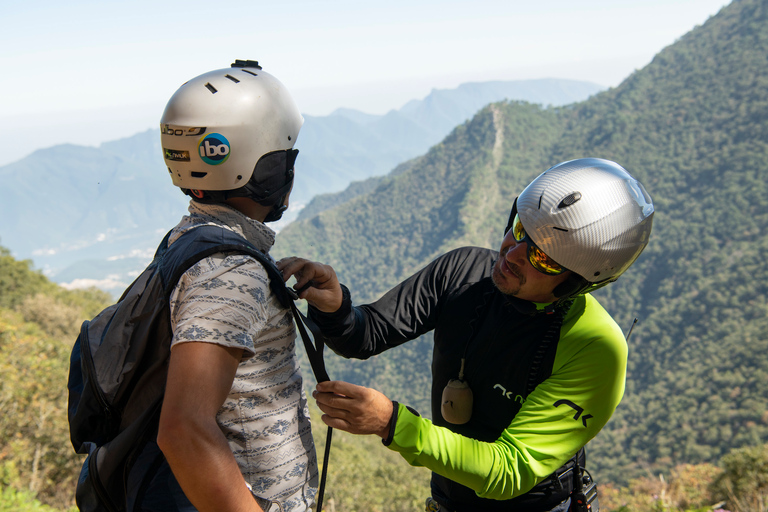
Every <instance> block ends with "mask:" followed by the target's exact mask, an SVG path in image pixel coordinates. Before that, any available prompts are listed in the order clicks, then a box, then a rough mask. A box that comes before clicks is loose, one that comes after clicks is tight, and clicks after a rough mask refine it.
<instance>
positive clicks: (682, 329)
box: [276, 0, 768, 482]
mask: <svg viewBox="0 0 768 512" xmlns="http://www.w3.org/2000/svg"><path fill="white" fill-rule="evenodd" d="M767 28H768V1H766V0H740V1H736V2H734V3H733V4H731V5H729V6H728V7H726V8H724V9H723V10H722V11H721V12H720V13H719V14H718V15H717V16H715V17H713V18H711V19H710V20H709V21H708V22H707V23H706V24H705V25H703V26H702V27H698V28H697V29H695V30H693V31H692V32H691V33H689V34H687V35H685V36H684V37H682V38H681V39H680V40H679V41H677V42H676V43H675V44H673V45H671V46H670V47H668V48H666V49H664V50H663V51H662V52H661V53H659V54H658V55H657V56H656V58H655V59H654V60H653V61H652V62H651V63H650V64H649V65H648V66H646V67H645V68H643V69H641V70H639V71H637V72H635V73H634V74H633V75H631V76H630V77H629V78H628V79H627V80H626V81H625V82H624V83H622V84H621V85H620V86H619V87H617V88H615V89H611V90H609V91H606V92H604V93H601V94H599V95H597V96H594V97H593V98H591V99H590V100H588V101H585V102H583V103H579V104H575V105H572V106H568V107H563V108H549V109H546V108H542V107H540V106H535V105H530V104H525V103H514V102H513V103H497V104H493V105H491V106H489V107H487V108H485V109H484V110H483V111H481V112H480V113H479V114H478V115H477V116H475V117H474V118H473V119H472V120H470V121H468V122H467V123H465V124H463V125H461V126H459V127H458V128H456V129H455V130H454V131H453V132H452V133H451V134H450V135H449V136H448V137H447V138H446V139H445V140H444V141H443V142H442V143H440V144H438V145H436V146H434V147H433V148H432V149H431V150H430V151H429V152H428V153H427V154H426V155H425V156H424V157H422V158H420V159H419V160H418V161H416V162H415V163H414V165H413V166H412V167H411V168H410V169H409V170H408V171H406V172H404V173H403V174H401V175H398V176H393V177H389V178H387V179H384V180H382V182H381V183H379V184H378V185H377V186H376V188H375V189H374V190H372V191H371V192H369V193H368V194H365V195H361V196H358V197H357V198H355V199H353V200H351V201H350V202H347V203H345V204H344V205H342V206H339V207H337V208H335V209H333V210H328V211H325V212H323V213H321V214H319V215H317V216H316V217H314V218H311V219H308V220H304V221H301V222H299V223H295V224H293V225H292V226H290V227H289V228H287V229H286V230H284V231H283V232H281V233H280V235H279V237H278V238H279V239H278V247H277V248H276V249H277V255H278V256H282V255H288V254H299V255H303V256H306V257H310V258H315V259H318V260H320V261H324V262H326V263H330V264H332V265H334V266H335V268H336V269H337V271H338V272H339V274H340V277H341V279H342V280H343V281H344V282H345V283H346V284H348V285H349V286H350V288H351V289H352V291H353V299H354V300H355V301H357V302H361V301H366V300H370V299H373V298H375V297H376V296H378V295H379V294H381V293H382V292H383V291H385V290H386V289H387V287H388V286H390V285H392V284H394V283H396V282H397V281H399V280H400V279H402V278H404V277H406V276H407V275H408V274H410V273H411V272H412V271H414V270H415V269H417V268H419V267H420V266H422V265H424V264H425V263H426V262H428V261H429V260H430V259H432V258H433V257H435V256H436V255H438V254H440V253H442V252H444V251H445V250H447V249H450V248H452V247H456V246H460V245H466V244H476V245H482V246H486V247H494V248H496V247H497V246H498V244H499V242H500V239H501V235H502V230H503V227H504V225H505V224H504V223H505V220H506V216H507V215H508V212H509V208H510V207H511V205H512V201H513V199H514V197H515V196H516V195H517V194H518V193H519V192H520V191H521V190H522V188H523V187H524V185H525V184H527V183H528V182H529V181H530V180H531V179H532V178H533V177H535V176H536V175H538V174H539V173H541V172H542V171H544V170H545V169H546V168H548V167H549V166H551V165H553V164H555V163H558V162H560V161H564V160H570V159H573V158H579V157H589V156H592V157H602V158H608V159H612V160H615V161H617V162H619V163H621V164H622V165H623V166H625V167H626V168H627V169H628V170H629V171H630V172H631V173H632V174H633V175H635V176H636V177H638V178H639V179H640V180H641V181H642V182H643V183H644V184H645V186H646V188H647V189H648V191H649V192H650V194H651V195H652V197H653V199H654V202H655V205H656V210H657V213H656V217H655V219H654V232H653V235H652V237H651V243H650V245H649V247H648V249H647V250H646V251H645V253H644V254H643V255H642V256H641V258H640V259H639V260H638V262H637V264H636V265H635V266H634V267H633V268H632V269H631V270H630V271H629V272H628V273H627V274H626V275H625V276H623V277H622V278H621V279H620V280H619V281H618V282H617V283H615V284H613V285H611V286H609V287H607V288H605V289H603V290H600V291H599V292H597V293H596V295H597V296H598V297H599V299H600V300H601V302H602V303H603V304H604V305H606V307H607V309H608V310H609V311H610V312H611V313H612V314H613V315H614V316H615V318H616V319H617V321H618V322H619V324H620V325H621V326H622V327H625V328H629V326H630V324H631V322H632V319H633V318H635V317H637V318H639V323H638V325H637V327H636V328H635V330H634V333H633V335H632V337H631V339H630V350H631V352H630V361H629V377H628V386H627V391H626V394H625V397H624V400H623V402H622V404H621V406H620V407H619V409H618V411H617V413H616V415H615V416H614V418H613V419H612V421H611V422H610V423H609V425H608V427H607V428H606V430H605V431H604V432H603V433H601V434H600V435H599V436H598V437H597V438H596V439H595V440H594V441H593V442H592V443H591V444H590V449H589V452H590V458H591V460H592V461H594V462H596V463H597V468H598V474H599V475H601V476H602V477H603V478H610V479H612V480H614V481H619V482H621V481H627V480H628V479H629V478H632V477H634V476H637V475H640V474H645V473H646V472H648V471H657V470H663V469H668V468H670V467H672V466H674V465H676V464H680V463H684V462H686V463H698V462H705V461H715V460H717V459H719V458H720V457H721V456H722V455H723V454H725V453H727V452H728V450H730V449H731V448H734V447H739V446H749V445H755V444H758V443H761V442H765V441H766V440H768V350H767V349H768V315H767V313H768V302H767V301H766V287H767V285H766V283H768V268H766V266H765V264H764V261H765V256H764V254H765V253H766V249H768V238H766V228H768V195H767V194H766V192H767V190H766V178H767V177H768V172H767V171H768V164H766V162H767V161H768V30H766V29H767ZM430 352H431V347H430V340H429V339H422V340H419V341H416V342H412V343H409V344H407V345H406V346H404V347H401V348H398V349H397V350H395V351H392V353H390V354H385V355H383V356H379V357H377V358H374V359H373V360H370V361H364V362H357V361H356V362H347V361H343V360H340V359H339V358H337V357H335V356H331V357H329V372H330V373H331V376H332V377H334V378H339V379H348V380H352V381H354V382H358V383H361V384H367V385H372V386H374V387H377V388H379V389H382V390H383V391H385V392H387V393H389V394H390V395H392V397H393V398H397V399H399V400H401V401H409V402H410V403H412V404H414V405H416V406H417V407H418V408H420V410H421V411H422V412H427V410H428V407H427V405H426V404H427V402H426V400H427V392H428V391H427V390H428V382H429V362H430Z"/></svg>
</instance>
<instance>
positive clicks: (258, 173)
mask: <svg viewBox="0 0 768 512" xmlns="http://www.w3.org/2000/svg"><path fill="white" fill-rule="evenodd" d="M298 154H299V150H298V149H285V150H283V149H281V150H278V151H272V152H270V153H267V154H265V155H263V156H262V157H261V158H260V159H259V161H258V162H256V166H255V167H254V169H253V174H252V175H251V179H249V180H248V183H246V184H245V185H243V186H242V187H240V188H237V189H234V190H190V189H185V188H182V189H181V190H182V191H183V192H184V193H185V194H186V195H188V196H190V197H192V199H194V200H195V201H198V202H200V203H221V202H224V201H226V200H227V199H229V198H232V197H248V198H251V199H253V200H254V201H256V202H257V203H259V204H260V205H262V206H281V205H280V204H278V203H282V202H283V198H285V196H286V195H287V194H288V192H290V190H291V187H292V186H293V175H294V172H293V168H294V165H295V163H296V157H297V156H298Z"/></svg>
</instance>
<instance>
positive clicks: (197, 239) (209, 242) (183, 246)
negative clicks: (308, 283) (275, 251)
mask: <svg viewBox="0 0 768 512" xmlns="http://www.w3.org/2000/svg"><path fill="white" fill-rule="evenodd" d="M166 240H167V238H166ZM165 245H166V246H165V248H163V244H161V247H160V249H158V253H159V254H160V255H161V259H160V262H159V268H158V270H159V272H160V276H161V279H162V282H163V289H164V291H165V294H166V296H168V297H170V294H171V292H172V291H173V288H174V287H175V286H176V283H177V282H178V281H179V279H181V276H182V275H183V274H184V273H185V272H186V271H187V270H189V269H190V268H191V267H192V266H193V265H194V264H195V263H197V262H198V261H200V260H202V259H203V258H206V257H208V256H211V255H213V254H216V253H221V252H230V253H238V254H247V255H249V256H251V257H253V258H254V259H255V260H256V261H258V262H259V263H260V264H261V265H262V266H263V267H264V268H265V269H266V271H267V275H268V276H269V283H270V288H271V289H272V291H273V292H274V293H275V295H276V296H277V298H278V300H279V301H280V303H281V304H283V306H285V307H290V303H292V302H293V301H292V300H291V299H290V296H289V294H288V291H287V289H286V286H285V282H284V281H283V275H282V273H281V272H280V271H279V270H278V269H277V267H276V266H275V264H274V263H273V262H272V260H271V258H270V257H269V256H267V255H266V254H264V253H263V252H261V251H260V250H258V249H257V248H256V246H254V245H253V244H251V243H250V242H249V241H248V240H246V239H245V238H244V237H242V236H240V235H238V234H237V233H235V232H233V231H231V230H229V229H226V228H222V227H219V226H199V227H196V228H193V229H191V230H190V231H188V232H187V233H184V234H183V235H182V236H181V237H180V238H179V239H178V240H176V241H175V242H174V243H173V244H171V246H170V247H168V246H167V243H166V244H165Z"/></svg>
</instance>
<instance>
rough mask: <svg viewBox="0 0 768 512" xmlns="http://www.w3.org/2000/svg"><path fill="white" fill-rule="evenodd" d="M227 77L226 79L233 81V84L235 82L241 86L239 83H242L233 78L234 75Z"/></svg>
mask: <svg viewBox="0 0 768 512" xmlns="http://www.w3.org/2000/svg"><path fill="white" fill-rule="evenodd" d="M225 77H226V78H229V79H230V80H232V81H233V82H235V83H236V84H239V83H240V80H238V79H237V78H235V77H233V76H232V75H225Z"/></svg>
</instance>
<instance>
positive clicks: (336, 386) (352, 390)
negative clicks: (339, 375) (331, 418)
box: [315, 380, 365, 398]
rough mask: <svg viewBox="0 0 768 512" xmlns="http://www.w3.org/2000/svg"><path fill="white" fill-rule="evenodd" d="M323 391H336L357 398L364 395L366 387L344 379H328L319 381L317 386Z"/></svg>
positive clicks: (338, 393)
mask: <svg viewBox="0 0 768 512" xmlns="http://www.w3.org/2000/svg"><path fill="white" fill-rule="evenodd" d="M315 389H317V390H318V391H319V392H321V393H335V394H337V395H343V396H345V397H349V398H357V397H359V396H361V395H362V393H363V391H365V388H364V387H362V386H357V385H355V384H350V383H349V382H344V381H343V380H327V381H325V382H319V383H318V384H317V386H316V387H315Z"/></svg>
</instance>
